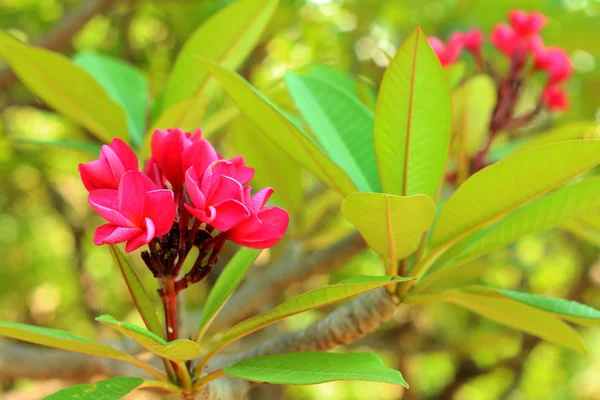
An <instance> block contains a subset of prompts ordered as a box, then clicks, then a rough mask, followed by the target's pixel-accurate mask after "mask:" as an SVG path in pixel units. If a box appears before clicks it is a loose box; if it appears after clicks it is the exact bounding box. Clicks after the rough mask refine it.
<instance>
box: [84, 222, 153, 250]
mask: <svg viewBox="0 0 600 400" xmlns="http://www.w3.org/2000/svg"><path fill="white" fill-rule="evenodd" d="M141 232H143V231H142V229H140V228H122V227H119V226H115V225H113V224H105V225H102V226H99V227H98V228H96V231H95V232H94V244H96V245H97V246H100V245H102V244H118V243H123V242H125V241H127V240H130V239H131V238H133V237H135V236H137V235H139V234H140V233H141Z"/></svg>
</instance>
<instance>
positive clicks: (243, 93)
mask: <svg viewBox="0 0 600 400" xmlns="http://www.w3.org/2000/svg"><path fill="white" fill-rule="evenodd" d="M199 62H200V64H201V65H202V66H203V67H204V68H206V69H207V70H209V71H210V72H211V73H212V74H213V75H214V77H215V78H217V80H218V81H219V82H220V83H221V85H222V86H223V88H224V89H225V91H226V92H227V94H228V95H229V97H231V99H232V100H233V101H234V103H236V104H237V106H238V107H239V108H240V110H241V111H242V113H243V114H244V115H246V117H248V119H249V120H250V121H252V122H253V123H254V125H256V127H257V128H259V129H260V131H261V132H262V134H263V135H264V137H265V138H267V139H268V140H270V141H271V142H273V143H274V144H276V145H277V146H278V147H279V148H281V150H283V151H284V152H286V153H287V154H288V156H289V157H290V158H292V159H293V160H294V161H296V162H297V163H298V164H299V165H301V166H302V167H304V168H306V169H307V170H308V171H310V172H311V173H313V174H314V175H315V176H316V177H317V178H319V179H320V180H321V181H322V182H323V183H325V184H326V185H327V186H329V187H331V188H334V189H336V190H338V191H339V192H340V193H341V194H343V195H348V194H350V193H352V192H354V191H356V187H355V185H354V184H353V183H352V181H351V180H350V178H349V177H348V175H346V173H344V171H343V170H342V169H340V167H339V166H337V165H336V164H335V163H334V162H333V161H331V160H330V159H329V158H328V157H327V156H326V155H325V154H324V153H323V152H322V151H321V149H320V148H319V146H318V145H317V144H316V143H314V141H313V140H312V139H311V138H310V137H309V136H307V135H306V134H305V133H304V132H302V130H301V129H300V128H299V127H298V126H296V125H295V124H294V123H293V122H292V121H290V120H289V119H288V118H287V117H286V116H285V115H283V114H282V112H281V111H280V110H279V109H278V108H277V107H276V106H275V105H274V104H272V103H271V102H270V101H269V100H267V99H266V98H265V97H264V96H263V95H261V94H260V93H259V92H258V91H257V90H256V89H254V88H253V87H252V86H251V85H250V84H249V83H248V82H246V81H245V80H244V79H243V78H242V77H241V76H239V75H238V74H236V73H235V72H233V71H230V70H228V69H225V68H223V67H220V66H219V65H217V64H215V63H213V62H212V61H209V60H206V59H199Z"/></svg>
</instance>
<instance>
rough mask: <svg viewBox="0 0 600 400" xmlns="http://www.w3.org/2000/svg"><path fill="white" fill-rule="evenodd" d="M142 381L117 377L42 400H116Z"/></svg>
mask: <svg viewBox="0 0 600 400" xmlns="http://www.w3.org/2000/svg"><path fill="white" fill-rule="evenodd" d="M143 382H144V380H143V379H142V378H134V377H117V378H111V379H106V380H103V381H100V382H96V383H85V384H82V385H75V386H71V387H68V388H66V389H63V390H60V391H58V392H56V393H54V394H51V395H50V396H46V397H44V399H43V400H102V399H104V400H117V399H121V398H122V397H124V396H125V395H127V394H129V393H130V392H131V391H133V390H134V389H135V388H137V387H138V386H140V385H141V384H142V383H143Z"/></svg>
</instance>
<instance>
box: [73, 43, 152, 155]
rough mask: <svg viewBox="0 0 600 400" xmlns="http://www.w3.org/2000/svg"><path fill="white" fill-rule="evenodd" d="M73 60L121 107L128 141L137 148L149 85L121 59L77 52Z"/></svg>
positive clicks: (142, 133) (141, 136)
mask: <svg viewBox="0 0 600 400" xmlns="http://www.w3.org/2000/svg"><path fill="white" fill-rule="evenodd" d="M73 61H74V62H75V64H77V65H79V66H80V67H82V68H83V69H85V70H86V71H87V72H89V73H90V75H92V76H93V77H94V78H95V79H96V80H97V81H98V83H100V85H102V87H103V88H104V89H105V90H106V92H107V93H108V95H109V96H110V98H111V99H112V100H113V101H115V102H116V103H118V104H120V105H121V107H123V109H124V110H125V114H126V115H127V126H128V129H129V135H130V137H131V140H132V141H133V143H134V144H135V145H136V146H139V145H141V144H142V140H143V138H144V127H145V123H146V106H147V104H146V103H147V101H148V82H147V81H146V77H145V76H144V74H143V73H142V72H141V71H140V70H139V69H137V68H135V67H133V66H131V65H129V64H127V63H125V62H123V61H121V60H118V59H116V58H112V57H108V56H105V55H102V54H98V53H93V52H83V53H79V54H77V55H76V56H75V57H74V58H73Z"/></svg>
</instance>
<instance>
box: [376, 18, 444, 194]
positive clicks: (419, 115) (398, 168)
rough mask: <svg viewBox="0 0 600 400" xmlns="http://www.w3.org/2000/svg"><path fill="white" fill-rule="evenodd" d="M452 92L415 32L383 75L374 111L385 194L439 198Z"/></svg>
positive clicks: (420, 33) (435, 58)
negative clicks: (420, 195)
mask: <svg viewBox="0 0 600 400" xmlns="http://www.w3.org/2000/svg"><path fill="white" fill-rule="evenodd" d="M450 117H451V107H450V89H449V87H448V82H447V80H446V77H445V75H444V70H443V69H442V66H441V65H440V62H439V60H438V58H437V56H436V55H435V53H434V52H433V50H432V49H431V46H429V43H428V42H427V38H426V37H425V34H424V33H423V31H421V29H420V28H417V29H416V30H415V31H414V32H413V33H412V34H411V35H410V36H409V37H408V38H407V39H406V40H405V41H404V43H402V45H401V46H400V48H399V49H398V52H397V53H396V55H395V56H394V59H393V60H392V62H391V63H390V65H389V67H388V68H387V70H386V71H385V74H384V76H383V80H382V82H381V87H380V89H379V96H378V98H377V106H376V108H375V126H374V140H375V154H376V157H377V168H378V170H379V177H380V180H381V186H382V188H383V191H384V192H385V193H390V194H396V195H402V196H411V195H415V194H426V195H428V196H429V197H430V198H432V199H435V198H437V192H438V188H439V186H440V183H441V181H442V178H443V175H444V169H445V166H446V159H447V157H448V150H449V147H450V137H451V126H450Z"/></svg>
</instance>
